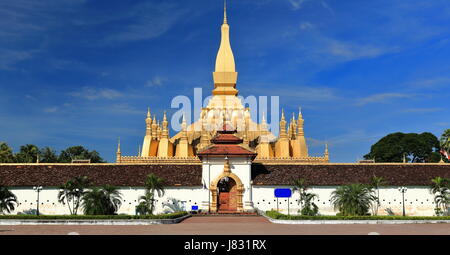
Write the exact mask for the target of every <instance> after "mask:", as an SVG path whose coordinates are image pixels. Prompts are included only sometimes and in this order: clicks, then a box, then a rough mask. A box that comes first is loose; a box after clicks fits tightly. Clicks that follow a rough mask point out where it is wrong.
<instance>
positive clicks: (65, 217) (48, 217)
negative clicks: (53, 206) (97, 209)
mask: <svg viewBox="0 0 450 255" xmlns="http://www.w3.org/2000/svg"><path fill="white" fill-rule="evenodd" d="M186 215H188V212H176V213H170V214H157V215H39V216H38V215H26V214H20V215H0V219H24V220H25V219H29V220H32V219H40V220H128V219H130V220H132V219H143V220H145V219H148V220H150V219H176V218H180V217H183V216H186Z"/></svg>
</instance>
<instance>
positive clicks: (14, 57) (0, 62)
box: [0, 50, 36, 70]
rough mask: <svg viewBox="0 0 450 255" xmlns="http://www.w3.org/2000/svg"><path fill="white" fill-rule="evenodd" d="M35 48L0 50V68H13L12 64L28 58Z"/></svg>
mask: <svg viewBox="0 0 450 255" xmlns="http://www.w3.org/2000/svg"><path fill="white" fill-rule="evenodd" d="M35 52H36V51H35V50H0V56H1V57H0V70H2V69H3V70H11V69H14V67H13V66H14V65H15V64H17V63H19V62H21V61H23V60H27V59H30V58H31V57H32V55H33V54H34V53H35Z"/></svg>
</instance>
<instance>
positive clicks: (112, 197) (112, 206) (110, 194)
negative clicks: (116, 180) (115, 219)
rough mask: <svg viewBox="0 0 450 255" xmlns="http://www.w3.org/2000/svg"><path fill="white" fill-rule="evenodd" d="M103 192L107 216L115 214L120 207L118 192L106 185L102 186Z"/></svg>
mask: <svg viewBox="0 0 450 255" xmlns="http://www.w3.org/2000/svg"><path fill="white" fill-rule="evenodd" d="M103 192H104V195H105V204H106V208H107V214H115V213H116V212H117V211H118V210H119V207H120V206H121V205H122V195H121V194H120V191H119V190H118V189H117V188H116V187H114V186H111V185H108V184H106V185H104V186H103Z"/></svg>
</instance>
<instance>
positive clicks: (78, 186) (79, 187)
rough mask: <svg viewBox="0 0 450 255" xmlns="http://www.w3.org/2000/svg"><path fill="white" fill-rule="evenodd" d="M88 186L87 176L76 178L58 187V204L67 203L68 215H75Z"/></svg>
mask: <svg viewBox="0 0 450 255" xmlns="http://www.w3.org/2000/svg"><path fill="white" fill-rule="evenodd" d="M89 184H90V181H89V179H88V177H87V176H78V177H75V178H73V179H71V180H69V181H67V182H66V183H65V184H63V185H62V186H60V187H59V189H60V190H59V193H58V201H59V202H60V203H64V200H65V201H66V202H67V206H68V207H69V212H70V214H72V215H77V213H78V208H79V206H80V203H81V198H82V196H83V194H84V193H85V189H86V188H87V187H88V186H89ZM70 204H72V207H71V206H70Z"/></svg>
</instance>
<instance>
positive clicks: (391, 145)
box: [364, 132, 440, 163]
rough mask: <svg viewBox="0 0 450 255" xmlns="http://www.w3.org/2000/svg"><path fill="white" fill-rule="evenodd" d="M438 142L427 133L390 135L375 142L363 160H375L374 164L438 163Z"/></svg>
mask: <svg viewBox="0 0 450 255" xmlns="http://www.w3.org/2000/svg"><path fill="white" fill-rule="evenodd" d="M439 149H440V146H439V140H438V139H437V137H436V136H435V135H433V134H431V133H429V132H424V133H421V134H416V133H408V134H404V133H400V132H397V133H392V134H389V135H387V136H385V137H383V138H381V139H380V140H379V141H378V142H376V143H375V144H374V145H372V147H371V148H370V153H368V154H366V155H364V158H365V159H375V161H376V162H403V158H404V157H406V161H407V162H414V163H420V162H439V157H438V155H439Z"/></svg>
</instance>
